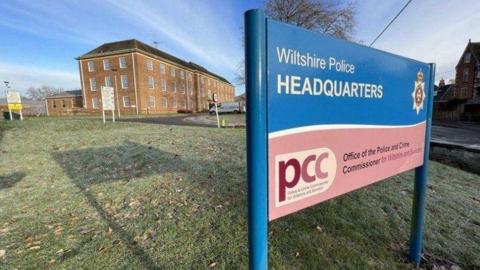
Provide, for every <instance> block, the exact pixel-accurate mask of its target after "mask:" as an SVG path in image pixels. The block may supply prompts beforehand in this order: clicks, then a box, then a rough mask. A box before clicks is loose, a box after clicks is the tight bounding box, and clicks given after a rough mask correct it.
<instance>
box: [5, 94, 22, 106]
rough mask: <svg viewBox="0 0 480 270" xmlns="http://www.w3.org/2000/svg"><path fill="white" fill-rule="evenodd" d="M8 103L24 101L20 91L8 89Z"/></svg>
mask: <svg viewBox="0 0 480 270" xmlns="http://www.w3.org/2000/svg"><path fill="white" fill-rule="evenodd" d="M7 103H9V104H11V103H16V104H20V103H22V99H21V98H20V93H19V92H15V91H8V92H7Z"/></svg>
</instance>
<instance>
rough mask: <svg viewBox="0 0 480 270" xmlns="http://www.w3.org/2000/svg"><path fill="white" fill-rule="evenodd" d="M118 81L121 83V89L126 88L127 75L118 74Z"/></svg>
mask: <svg viewBox="0 0 480 270" xmlns="http://www.w3.org/2000/svg"><path fill="white" fill-rule="evenodd" d="M120 81H121V84H122V89H127V88H128V76H127V75H120Z"/></svg>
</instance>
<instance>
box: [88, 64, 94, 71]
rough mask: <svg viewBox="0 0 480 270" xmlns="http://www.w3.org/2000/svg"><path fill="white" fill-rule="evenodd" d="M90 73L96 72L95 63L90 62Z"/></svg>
mask: <svg viewBox="0 0 480 270" xmlns="http://www.w3.org/2000/svg"><path fill="white" fill-rule="evenodd" d="M88 71H89V72H94V71H95V62H93V61H88Z"/></svg>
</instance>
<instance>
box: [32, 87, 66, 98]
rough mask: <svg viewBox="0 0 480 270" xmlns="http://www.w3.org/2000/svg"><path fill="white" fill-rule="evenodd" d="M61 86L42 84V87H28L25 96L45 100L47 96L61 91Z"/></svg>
mask: <svg viewBox="0 0 480 270" xmlns="http://www.w3.org/2000/svg"><path fill="white" fill-rule="evenodd" d="M63 91H64V90H63V88H55V87H52V86H48V85H44V86H42V87H37V88H35V87H30V88H28V89H27V96H28V97H29V98H31V99H33V100H45V99H46V98H47V97H49V96H53V95H55V94H58V93H60V92H63Z"/></svg>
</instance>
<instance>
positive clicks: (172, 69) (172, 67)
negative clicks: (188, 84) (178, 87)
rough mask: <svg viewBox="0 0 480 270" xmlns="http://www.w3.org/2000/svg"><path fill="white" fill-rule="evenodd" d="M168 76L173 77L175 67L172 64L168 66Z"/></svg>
mask: <svg viewBox="0 0 480 270" xmlns="http://www.w3.org/2000/svg"><path fill="white" fill-rule="evenodd" d="M170 76H172V77H175V67H174V66H171V67H170Z"/></svg>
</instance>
